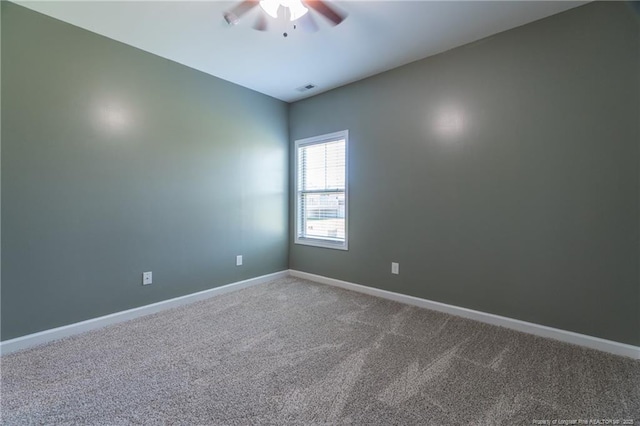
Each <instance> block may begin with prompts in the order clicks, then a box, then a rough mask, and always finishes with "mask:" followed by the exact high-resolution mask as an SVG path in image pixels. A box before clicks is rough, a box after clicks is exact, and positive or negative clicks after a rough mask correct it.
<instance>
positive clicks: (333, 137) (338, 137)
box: [293, 130, 349, 250]
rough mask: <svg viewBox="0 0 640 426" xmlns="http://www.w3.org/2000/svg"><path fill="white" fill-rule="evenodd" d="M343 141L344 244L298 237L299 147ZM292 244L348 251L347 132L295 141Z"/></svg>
mask: <svg viewBox="0 0 640 426" xmlns="http://www.w3.org/2000/svg"><path fill="white" fill-rule="evenodd" d="M341 139H344V161H345V162H344V175H345V182H344V216H345V217H344V242H341V241H331V240H323V239H321V238H305V237H300V235H299V230H300V219H301V217H300V194H299V190H298V174H299V173H298V164H299V161H298V153H299V148H300V147H301V146H306V145H316V144H321V143H327V142H332V141H336V140H341ZM294 149H295V151H294V159H293V163H294V166H293V167H294V178H293V191H294V197H295V201H294V244H300V245H305V246H312V247H322V248H329V249H335V250H349V130H341V131H339V132H333V133H327V134H325V135H319V136H312V137H310V138H305V139H298V140H296V141H295V147H294Z"/></svg>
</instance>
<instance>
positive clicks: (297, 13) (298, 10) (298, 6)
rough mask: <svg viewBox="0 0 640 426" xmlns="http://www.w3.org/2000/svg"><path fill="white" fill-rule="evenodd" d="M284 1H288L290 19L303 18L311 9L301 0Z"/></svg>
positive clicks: (285, 1)
mask: <svg viewBox="0 0 640 426" xmlns="http://www.w3.org/2000/svg"><path fill="white" fill-rule="evenodd" d="M282 3H287V6H288V7H289V16H290V18H289V20H290V21H295V20H296V19H299V18H302V17H303V16H304V14H305V13H307V12H309V9H307V8H306V7H304V6H303V5H302V2H301V1H300V0H283V1H282Z"/></svg>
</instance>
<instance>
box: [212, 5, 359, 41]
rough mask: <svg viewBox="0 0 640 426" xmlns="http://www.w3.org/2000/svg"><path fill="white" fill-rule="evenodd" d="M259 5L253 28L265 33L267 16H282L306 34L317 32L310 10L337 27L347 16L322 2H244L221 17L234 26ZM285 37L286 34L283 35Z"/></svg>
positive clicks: (316, 25)
mask: <svg viewBox="0 0 640 426" xmlns="http://www.w3.org/2000/svg"><path fill="white" fill-rule="evenodd" d="M258 5H260V9H261V10H260V14H259V15H258V18H257V20H256V22H255V23H254V24H253V28H254V29H256V30H258V31H266V30H267V28H268V22H269V21H268V16H271V17H272V18H278V17H279V16H284V17H285V18H286V20H288V21H290V22H293V23H294V28H297V27H298V26H300V28H301V29H302V30H304V31H307V32H315V31H318V24H317V23H316V21H315V19H314V18H313V16H311V13H309V12H310V10H314V11H315V12H317V13H319V14H320V15H321V16H322V17H324V18H325V19H326V20H327V22H328V23H329V24H330V25H332V26H335V25H338V24H340V23H341V22H342V21H344V19H345V18H346V17H347V15H346V14H345V13H343V12H341V11H340V10H338V9H337V8H335V7H333V6H329V4H327V2H326V1H323V0H244V1H241V2H240V3H238V4H237V5H236V6H234V7H233V8H231V9H230V10H228V11H226V12H224V13H223V14H222V16H223V17H224V20H225V21H226V22H227V23H228V24H229V25H236V24H237V23H238V22H239V21H240V18H241V17H242V16H243V15H245V14H246V13H247V12H249V11H250V10H252V9H253V8H254V7H256V6H258ZM283 35H284V36H285V37H287V33H286V32H285V33H284V34H283Z"/></svg>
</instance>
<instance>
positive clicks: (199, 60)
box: [18, 1, 585, 102]
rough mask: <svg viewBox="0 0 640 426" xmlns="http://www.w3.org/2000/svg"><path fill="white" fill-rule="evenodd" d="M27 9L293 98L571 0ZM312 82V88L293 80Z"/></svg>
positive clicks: (48, 4) (112, 4)
mask: <svg viewBox="0 0 640 426" xmlns="http://www.w3.org/2000/svg"><path fill="white" fill-rule="evenodd" d="M18 3H19V4H21V5H23V6H26V7H28V8H30V9H33V10H36V11H38V12H41V13H44V14H46V15H49V16H52V17H54V18H57V19H60V20H62V21H65V22H68V23H71V24H73V25H77V26H79V27H82V28H85V29H87V30H90V31H93V32H96V33H98V34H101V35H104V36H106V37H109V38H112V39H114V40H118V41H121V42H123V43H126V44H129V45H131V46H135V47H137V48H140V49H142V50H145V51H147V52H151V53H154V54H156V55H159V56H162V57H165V58H168V59H172V60H174V61H176V62H179V63H181V64H184V65H187V66H190V67H192V68H195V69H198V70H201V71H204V72H206V73H209V74H211V75H214V76H216V77H220V78H222V79H225V80H228V81H231V82H233V83H236V84H239V85H242V86H245V87H248V88H250V89H253V90H256V91H258V92H262V93H265V94H267V95H270V96H273V97H275V98H278V99H281V100H283V101H287V102H292V101H296V100H298V99H302V98H305V97H309V96H313V95H315V94H317V93H321V92H323V91H326V90H330V89H332V88H335V87H338V86H342V85H344V84H347V83H350V82H353V81H356V80H360V79H362V78H364V77H367V76H370V75H373V74H377V73H379V72H382V71H386V70H389V69H391V68H395V67H397V66H400V65H403V64H406V63H408V62H412V61H415V60H418V59H421V58H424V57H427V56H430V55H434V54H436V53H439V52H443V51H445V50H449V49H452V48H454V47H457V46H460V45H463V44H466V43H470V42H472V41H475V40H478V39H481V38H483V37H487V36H490V35H492V34H496V33H498V32H501V31H505V30H507V29H510V28H514V27H517V26H520V25H523V24H526V23H528V22H532V21H535V20H538V19H541V18H544V17H546V16H549V15H553V14H556V13H559V12H562V11H564V10H567V9H570V8H572V7H576V6H579V5H581V4H584V3H585V2H578V1H570V2H563V1H497V2H496V1H493V2H485V1H347V2H344V1H343V2H336V3H333V4H334V5H336V6H338V7H339V8H340V9H341V10H342V11H344V12H346V13H348V15H349V16H348V18H347V19H346V20H345V21H344V22H342V23H341V24H340V25H338V26H336V27H331V26H329V25H328V24H326V21H324V20H323V18H322V17H320V16H319V15H318V14H317V13H316V12H312V13H313V14H314V17H315V18H316V21H317V22H318V23H319V26H320V31H318V32H316V33H304V32H302V31H301V30H299V29H298V30H295V31H291V29H289V31H288V32H289V34H290V35H289V36H288V37H287V38H284V37H283V36H282V33H283V29H284V27H283V25H284V21H282V22H275V23H274V24H275V28H274V30H273V31H270V32H260V31H256V30H253V29H252V28H251V26H252V25H253V23H254V21H255V16H256V13H258V8H255V9H254V10H252V11H251V12H249V13H248V14H247V15H245V16H243V17H242V19H241V21H240V23H239V24H238V25H237V26H228V25H227V24H226V23H225V22H224V20H223V18H222V13H223V12H224V11H225V10H228V9H229V8H231V7H232V6H233V5H234V4H236V3H235V2H227V1H224V2H222V1H195V2H194V1H18ZM308 83H313V84H315V85H317V88H316V89H313V90H310V91H308V92H305V93H300V92H298V91H297V90H296V88H298V87H300V86H303V85H306V84H308Z"/></svg>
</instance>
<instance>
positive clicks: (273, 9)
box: [260, 0, 280, 18]
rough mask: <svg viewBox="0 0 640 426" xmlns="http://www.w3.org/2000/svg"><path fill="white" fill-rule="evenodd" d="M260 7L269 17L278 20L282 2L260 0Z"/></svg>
mask: <svg viewBox="0 0 640 426" xmlns="http://www.w3.org/2000/svg"><path fill="white" fill-rule="evenodd" d="M260 7H261V8H262V10H264V11H265V12H267V14H268V15H269V16H271V17H273V18H277V17H278V9H279V8H280V2H279V1H278V0H260Z"/></svg>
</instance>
